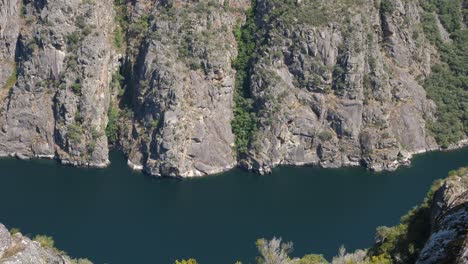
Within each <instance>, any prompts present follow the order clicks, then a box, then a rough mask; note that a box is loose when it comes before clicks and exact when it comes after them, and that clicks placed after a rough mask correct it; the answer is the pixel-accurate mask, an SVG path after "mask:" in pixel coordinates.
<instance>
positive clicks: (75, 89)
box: [71, 81, 81, 95]
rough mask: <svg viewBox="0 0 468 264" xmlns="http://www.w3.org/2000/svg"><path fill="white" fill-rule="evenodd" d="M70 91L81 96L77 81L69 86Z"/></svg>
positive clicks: (79, 85)
mask: <svg viewBox="0 0 468 264" xmlns="http://www.w3.org/2000/svg"><path fill="white" fill-rule="evenodd" d="M71 89H72V91H73V92H74V93H75V94H78V95H80V94H81V83H80V82H79V81H77V82H75V83H74V84H72V85H71Z"/></svg>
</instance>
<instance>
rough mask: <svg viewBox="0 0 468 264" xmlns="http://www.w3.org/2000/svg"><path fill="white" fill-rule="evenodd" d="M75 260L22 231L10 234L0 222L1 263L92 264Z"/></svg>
mask: <svg viewBox="0 0 468 264" xmlns="http://www.w3.org/2000/svg"><path fill="white" fill-rule="evenodd" d="M77 261H78V260H73V259H70V257H68V256H66V255H64V254H63V253H59V252H57V250H55V249H53V248H47V247H43V246H41V245H40V244H39V243H38V242H36V241H32V240H31V239H29V238H28V237H26V236H23V235H22V234H21V233H16V234H14V235H10V232H9V231H8V230H7V229H6V228H5V226H4V225H2V224H0V263H1V264H76V263H83V264H88V263H89V264H91V262H89V261H87V260H86V261H85V260H80V261H78V262H77Z"/></svg>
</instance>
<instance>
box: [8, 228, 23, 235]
mask: <svg viewBox="0 0 468 264" xmlns="http://www.w3.org/2000/svg"><path fill="white" fill-rule="evenodd" d="M20 232H21V231H20V229H19V228H12V229H10V234H11V235H14V234H18V233H20Z"/></svg>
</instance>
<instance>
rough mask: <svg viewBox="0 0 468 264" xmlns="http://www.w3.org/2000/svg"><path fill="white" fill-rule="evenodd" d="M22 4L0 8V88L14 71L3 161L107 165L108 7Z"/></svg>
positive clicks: (0, 141) (0, 151) (2, 134)
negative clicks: (11, 157) (40, 159)
mask: <svg viewBox="0 0 468 264" xmlns="http://www.w3.org/2000/svg"><path fill="white" fill-rule="evenodd" d="M19 2H21V1H5V0H2V6H1V8H0V9H1V13H0V23H2V21H3V23H7V24H6V25H5V28H4V27H3V26H2V28H1V32H2V40H1V41H0V43H1V44H0V47H1V53H0V54H1V55H0V56H2V58H1V59H2V61H3V60H7V61H10V62H11V63H5V64H4V63H2V75H1V77H2V78H0V80H1V81H0V83H4V80H5V78H4V76H5V75H8V74H9V73H10V72H11V71H12V70H10V69H9V67H8V65H10V64H11V65H12V67H16V69H17V70H16V71H17V73H16V74H17V78H16V80H14V81H13V85H11V87H4V89H3V90H2V95H3V96H2V98H3V100H2V108H1V110H0V126H1V130H0V156H7V155H16V156H18V157H21V158H29V157H49V158H52V157H57V158H58V159H60V160H61V161H62V162H64V163H71V164H74V165H90V166H105V165H106V164H107V163H108V146H107V138H106V135H105V133H104V130H105V128H106V125H107V110H108V106H109V101H110V92H109V83H110V79H111V74H112V73H113V72H114V71H115V66H116V58H115V54H114V52H113V48H112V45H111V34H112V32H113V28H114V26H113V23H114V12H113V1H111V0H105V1H81V0H72V1H61V0H50V1H23V2H24V3H23V4H22V5H21V4H20V3H19ZM8 24H12V26H9V25H8ZM5 47H6V48H5ZM15 47H16V49H15ZM13 58H15V60H13ZM12 60H13V61H12ZM3 65H7V66H6V67H4V66H3ZM3 72H4V73H5V74H4V73H3ZM10 78H11V77H10ZM7 82H8V80H7Z"/></svg>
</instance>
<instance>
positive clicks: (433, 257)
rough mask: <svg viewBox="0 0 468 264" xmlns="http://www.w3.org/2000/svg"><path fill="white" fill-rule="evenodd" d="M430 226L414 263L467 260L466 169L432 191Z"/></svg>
mask: <svg viewBox="0 0 468 264" xmlns="http://www.w3.org/2000/svg"><path fill="white" fill-rule="evenodd" d="M431 229H432V232H431V236H430V238H429V240H428V241H427V242H426V245H425V246H424V248H423V250H422V252H421V254H420V256H419V259H418V261H417V262H416V264H435V263H459V264H466V263H468V172H467V173H465V174H462V175H459V176H452V177H449V179H447V180H446V181H445V182H444V184H443V186H442V187H441V188H440V189H439V190H438V191H437V192H436V193H435V195H434V201H433V205H432V211H431Z"/></svg>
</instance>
